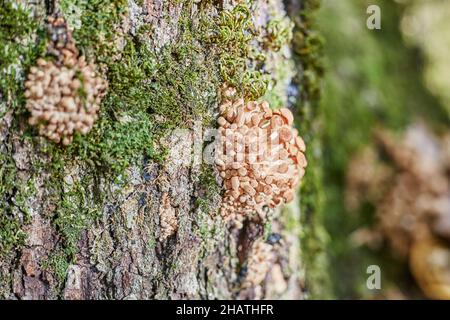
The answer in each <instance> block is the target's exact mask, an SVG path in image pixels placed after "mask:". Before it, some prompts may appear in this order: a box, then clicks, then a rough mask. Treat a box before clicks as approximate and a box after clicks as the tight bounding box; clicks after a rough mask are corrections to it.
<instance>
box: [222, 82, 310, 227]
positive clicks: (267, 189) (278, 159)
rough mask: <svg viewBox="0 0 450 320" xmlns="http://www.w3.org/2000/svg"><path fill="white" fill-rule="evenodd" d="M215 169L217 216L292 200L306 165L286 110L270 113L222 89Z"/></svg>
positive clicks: (231, 90)
mask: <svg viewBox="0 0 450 320" xmlns="http://www.w3.org/2000/svg"><path fill="white" fill-rule="evenodd" d="M219 111H220V117H219V119H218V124H219V136H220V143H219V148H218V150H217V152H216V165H217V166H218V169H219V172H220V176H221V177H222V179H223V185H224V188H225V195H224V199H223V205H222V214H223V215H224V216H226V217H236V216H238V217H239V216H244V215H249V214H252V213H253V212H257V213H258V214H259V216H260V217H262V218H264V216H265V213H264V211H263V210H262V208H263V207H264V206H268V207H270V208H274V207H276V206H277V205H279V204H281V203H288V202H290V201H292V199H293V198H294V190H295V188H296V186H297V185H298V183H299V181H300V179H301V178H302V177H303V175H304V173H305V167H306V165H307V162H306V158H305V155H304V152H305V143H304V142H303V140H302V138H301V137H300V136H299V135H298V131H297V130H296V129H294V128H293V121H294V117H293V115H292V112H291V111H290V110H289V109H287V108H282V109H280V110H275V111H272V110H271V109H270V108H269V105H268V103H267V102H266V101H263V102H261V103H258V102H255V101H249V102H245V101H244V99H242V98H238V97H236V90H235V89H234V88H225V89H223V91H222V103H221V105H220V107H219Z"/></svg>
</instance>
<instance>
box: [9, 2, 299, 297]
mask: <svg viewBox="0 0 450 320" xmlns="http://www.w3.org/2000/svg"><path fill="white" fill-rule="evenodd" d="M12 2H13V3H15V4H18V3H21V5H20V6H23V8H26V10H25V9H24V11H26V12H29V15H28V17H27V19H31V20H33V21H34V22H35V23H36V28H35V29H33V31H32V32H31V33H29V34H25V35H20V34H18V35H14V36H11V38H10V39H9V40H8V39H7V40H4V39H1V38H0V39H1V41H10V42H11V43H23V46H30V43H32V45H33V48H36V47H38V46H37V45H36V44H37V43H38V42H39V38H40V37H44V36H43V35H42V33H39V32H38V30H40V29H42V28H41V27H42V26H43V25H44V24H45V19H46V17H47V16H49V15H51V14H54V13H55V12H60V13H62V15H63V16H65V17H66V19H67V21H68V22H69V24H71V23H72V24H75V27H74V29H76V28H77V27H76V19H75V18H76V17H77V15H80V16H83V15H85V14H86V10H89V6H87V5H85V1H83V0H78V1H76V0H74V1H63V0H61V1H12ZM117 2H118V3H119V2H121V1H117ZM237 2H238V1H236V2H234V1H168V2H166V1H159V0H144V1H133V0H130V1H125V2H124V1H122V3H125V5H124V9H125V10H124V13H123V14H121V15H120V21H118V23H116V29H115V30H114V33H116V34H117V35H119V36H118V43H119V47H120V39H121V35H123V36H129V35H134V36H136V34H137V31H136V30H138V29H139V28H140V27H142V26H143V25H144V26H150V27H151V30H152V31H151V41H150V40H149V41H148V44H149V45H150V47H151V50H153V51H154V52H157V53H158V52H160V51H161V50H163V49H164V48H166V47H170V46H173V47H176V46H177V43H178V41H180V37H181V36H182V34H183V30H184V28H186V19H187V20H188V21H187V22H188V24H189V25H193V26H194V27H193V28H195V27H196V26H198V25H200V24H201V23H202V21H203V22H204V21H208V19H209V21H214V19H217V17H219V16H220V15H221V13H223V12H225V11H227V10H228V11H230V10H232V9H233V8H234V7H235V6H236V5H237ZM285 3H287V4H288V6H285ZM86 8H87V9H86ZM250 8H251V11H250V12H251V16H252V21H253V23H254V25H255V28H256V29H262V30H265V31H263V32H266V33H267V25H268V24H269V22H270V21H273V20H276V19H279V18H280V17H281V18H284V19H291V20H292V21H294V22H295V21H299V19H300V18H299V17H300V15H299V13H300V12H301V11H302V10H304V6H303V3H302V1H287V2H283V1H281V0H267V1H261V2H259V1H258V2H255V3H254V4H252V5H250ZM286 11H289V12H288V13H289V15H287V14H286ZM200 13H201V16H202V17H203V18H202V19H203V20H202V21H200V18H199V16H200ZM98 14H99V15H100V14H105V13H104V12H99V13H98ZM288 16H290V18H288ZM205 17H208V19H205ZM3 18H4V17H2V20H3ZM300 20H301V19H300ZM83 23H84V22H83ZM108 27H109V26H108ZM0 28H4V26H1V23H0ZM79 28H84V26H83V25H82V26H81V27H79ZM295 28H296V27H295ZM295 28H294V30H295ZM198 30H200V27H199V29H198ZM100 32H101V31H100V29H99V33H100ZM231 32H232V33H233V32H236V31H235V30H231ZM74 34H76V30H75V31H74ZM5 39H6V38H5ZM199 39H200V37H197V38H195V35H194V38H192V39H187V40H183V41H192V42H196V43H195V45H196V46H197V48H200V49H198V50H200V51H198V50H197V51H196V56H190V57H188V58H182V59H186V61H193V60H195V59H200V60H201V61H203V63H206V62H207V61H215V62H217V61H219V60H220V55H219V54H218V53H217V52H216V49H217V48H215V47H214V46H209V45H207V44H206V43H207V41H205V42H204V43H202V42H199V41H200V40H199ZM76 41H78V40H77V39H76ZM143 41H144V42H145V41H146V40H143ZM260 43H261V42H260ZM192 44H194V43H192ZM77 45H79V47H80V48H81V49H82V51H83V52H84V53H85V54H86V56H87V57H88V58H89V57H91V58H92V56H94V58H93V59H96V58H95V49H93V52H94V55H92V54H91V55H90V53H89V52H90V51H89V50H90V49H91V48H95V44H91V43H88V42H83V43H81V41H78V42H77ZM111 45H113V44H111ZM252 45H254V44H252ZM259 45H260V44H258V45H257V46H259ZM255 46H256V45H255ZM283 46H284V44H283ZM22 48H23V47H22ZM120 48H121V50H125V49H124V48H123V47H120ZM260 49H261V50H262V51H263V52H264V54H266V57H267V58H266V60H265V66H264V68H266V69H268V70H270V71H271V72H270V77H271V81H272V83H276V84H277V85H276V89H275V86H269V89H268V91H270V90H278V91H279V92H281V93H282V94H279V95H278V96H277V97H278V98H280V97H281V98H280V99H281V103H289V101H291V100H292V99H294V98H298V99H303V98H304V97H303V98H302V95H300V94H299V95H297V92H298V91H297V90H294V91H295V92H294V93H292V92H291V93H289V92H290V91H292V90H293V89H292V87H293V86H296V85H297V86H298V84H295V83H293V82H292V78H294V77H296V74H295V72H296V70H301V69H302V66H301V65H300V64H301V63H300V62H301V61H300V62H299V60H298V59H301V57H300V58H298V57H297V58H296V59H294V57H293V54H294V53H293V52H292V50H291V49H290V44H289V45H287V46H285V47H284V49H283V50H284V51H283V50H280V51H277V50H273V49H269V48H265V47H264V46H262V47H261V48H260ZM271 50H272V51H271ZM41 52H42V51H41ZM161 52H162V51H161ZM16 53H17V59H16V60H15V61H7V62H5V61H4V62H2V63H1V65H0V66H1V67H2V69H3V70H2V75H8V77H9V79H12V82H11V83H12V84H11V83H9V84H8V85H9V87H7V86H6V85H3V86H2V87H0V151H1V158H0V161H1V164H2V169H0V178H1V179H0V187H1V189H0V190H1V191H2V198H1V201H2V203H3V204H2V205H1V206H0V216H2V219H0V221H1V223H0V234H1V238H0V244H1V246H0V249H1V250H0V251H1V255H0V297H2V298H4V299H58V298H60V299H217V298H218V299H252V298H288V299H302V298H305V297H306V296H307V294H306V293H305V290H306V288H305V265H304V263H303V262H302V259H301V254H300V231H301V225H300V221H301V217H300V204H299V202H300V197H297V198H296V200H295V201H294V203H293V204H291V205H289V206H287V207H285V208H282V209H280V210H277V211H275V212H272V213H270V216H271V218H270V219H269V220H268V221H266V222H265V223H258V222H254V221H250V220H247V221H244V224H243V227H242V228H240V229H237V228H234V227H233V226H232V225H230V224H228V223H227V222H226V221H224V219H223V218H222V217H221V216H220V213H219V210H218V209H219V207H220V203H221V197H220V189H218V190H219V191H218V192H213V191H214V190H215V189H214V188H215V186H217V182H215V181H211V177H214V176H215V175H217V172H215V169H214V167H213V166H210V165H209V166H208V165H205V164H202V163H200V162H199V161H192V158H191V155H192V153H195V152H201V148H200V151H199V149H198V148H197V149H194V147H193V146H194V145H196V146H198V145H200V146H201V145H202V144H201V135H199V133H198V132H200V131H198V130H197V131H192V134H191V136H189V139H184V140H180V139H178V138H177V137H176V136H174V135H168V138H166V139H159V137H158V139H155V149H156V150H164V151H165V154H166V157H165V158H164V160H163V161H158V160H155V159H154V158H152V157H148V155H143V154H138V155H136V157H135V159H134V160H133V161H132V162H131V163H130V164H128V165H127V166H126V168H125V169H124V171H123V172H121V173H120V174H118V175H116V176H114V175H112V174H106V173H104V172H103V171H102V170H101V169H99V168H101V165H100V166H99V165H98V164H97V162H96V161H94V160H92V159H86V157H81V155H80V154H81V151H82V150H83V149H82V148H81V147H80V148H78V149H77V150H78V151H76V152H75V151H73V152H72V151H70V152H71V153H70V156H71V157H72V158H71V159H70V158H68V157H67V155H68V154H69V153H68V152H69V151H66V150H72V149H70V147H69V149H65V147H62V146H55V145H54V143H52V142H49V141H47V140H45V138H43V137H39V135H38V134H37V132H36V131H35V130H33V129H32V128H30V126H29V125H28V124H27V112H26V111H25V109H24V108H23V105H24V101H25V100H24V98H23V90H24V89H23V83H24V81H25V79H26V75H27V72H28V69H29V67H30V66H32V65H33V64H34V63H35V61H36V58H37V56H35V55H33V54H30V53H29V52H23V51H17V52H16ZM9 54H10V56H11V55H12V54H11V53H9ZM190 54H191V53H190ZM157 56H158V55H157ZM28 59H30V61H28ZM121 59H124V58H123V56H121V57H118V58H117V59H116V62H115V63H122V64H124V65H125V64H127V63H130V64H133V63H138V62H136V61H131V62H130V61H127V62H126V61H121ZM180 59H181V58H180ZM280 59H282V60H283V63H288V64H287V65H288V66H294V68H293V70H291V71H289V70H288V71H286V70H284V71H280V69H279V68H277V66H278V63H279V61H280ZM286 61H287V62H286ZM201 63H202V62H201ZM201 63H200V64H201ZM289 63H290V64H289ZM97 64H98V66H99V68H100V69H102V70H103V72H104V74H105V77H106V78H108V80H109V81H110V90H115V89H114V88H115V87H114V83H113V81H117V80H114V79H113V78H111V76H110V75H111V72H112V71H111V68H110V67H109V66H108V64H107V63H106V64H102V63H101V62H98V63H97ZM209 67H210V68H212V69H213V70H212V71H213V72H214V74H219V72H220V71H219V69H220V64H219V63H218V62H217V63H216V64H211V65H210V66H209V65H208V68H209ZM5 68H6V69H7V68H9V70H14V71H15V76H14V77H12V76H11V73H7V72H5V70H6V69H5ZM142 68H144V66H143V67H142ZM287 69H289V67H288V68H287ZM186 70H190V69H189V68H188V69H184V70H180V72H185V71H186ZM158 72H159V73H158V76H161V74H162V73H164V72H165V71H164V69H158ZM198 74H199V75H200V77H203V78H200V79H199V81H200V82H202V83H210V81H211V80H210V79H208V78H207V76H208V74H209V73H208V72H204V73H202V72H200V73H198ZM217 79H219V80H218V81H215V82H211V85H210V86H209V87H208V90H209V91H210V92H214V93H213V94H212V97H213V98H212V99H209V100H200V99H201V98H197V97H196V98H193V99H199V101H201V102H202V103H203V102H204V101H208V102H205V105H206V109H205V110H204V113H202V114H200V115H193V114H192V115H189V119H188V120H187V122H186V123H187V128H188V129H194V128H195V126H200V125H202V124H203V123H204V120H205V119H206V118H207V117H212V118H213V119H214V117H216V115H217V107H218V98H217V92H218V91H219V89H220V86H221V85H222V84H223V80H221V79H222V78H221V77H220V76H218V77H217ZM143 81H145V79H144V80H143ZM149 81H150V80H149ZM157 81H158V80H157ZM16 87H17V88H16ZM111 88H113V89H111ZM163 89H164V88H163ZM191 91H192V92H193V94H194V93H195V94H197V93H202V91H203V89H200V88H191V89H190V90H187V91H186V92H188V93H189V92H191ZM186 92H184V93H182V94H185V95H186V96H187V95H188V94H187V93H186ZM108 94H109V93H108ZM174 94H178V92H174ZM180 94H181V93H180ZM205 94H208V93H206V92H205ZM288 98H290V99H291V100H288ZM177 101H178V100H177ZM183 101H184V102H186V100H183ZM196 102H197V101H194V102H193V103H196ZM301 104H302V101H300V103H297V104H294V105H293V107H295V106H298V105H301ZM181 107H182V106H180V105H176V104H175V105H173V109H177V108H181ZM188 107H189V106H188ZM189 110H190V109H189ZM183 112H184V111H181V114H182V115H183ZM164 116H165V114H164V111H162V112H160V113H159V114H157V115H156V116H155V119H156V120H155V121H158V117H164ZM100 117H101V115H100ZM212 123H214V121H213V122H212ZM94 130H95V129H94ZM155 132H156V133H155V134H158V131H155ZM83 139H84V138H81V140H80V141H84V140H83ZM77 143H78V145H77V146H83V144H82V142H77ZM117 143H120V141H118V142H117ZM131 143H133V142H131ZM195 143H197V144H195ZM199 143H200V144H199ZM49 146H50V147H49ZM52 148H57V150H59V151H58V152H60V153H61V154H63V155H64V157H65V158H64V159H65V161H64V162H63V163H62V164H61V165H59V163H58V162H57V160H55V156H54V154H53V153H52V152H53V151H52V150H54V149H52ZM80 150H81V151H80ZM187 150H188V151H192V152H188V153H187ZM77 152H78V153H77ZM194 160H195V158H194ZM208 179H209V180H208ZM213 180H214V179H213ZM305 183H307V180H306V182H305ZM259 256H261V257H260V258H258V257H259ZM257 259H260V260H258V261H260V264H262V265H263V264H264V265H267V268H266V269H264V267H262V269H259V268H258V264H257V263H256V264H255V262H254V261H256V260H257ZM255 273H256V274H255ZM257 273H262V276H261V275H259V274H257Z"/></svg>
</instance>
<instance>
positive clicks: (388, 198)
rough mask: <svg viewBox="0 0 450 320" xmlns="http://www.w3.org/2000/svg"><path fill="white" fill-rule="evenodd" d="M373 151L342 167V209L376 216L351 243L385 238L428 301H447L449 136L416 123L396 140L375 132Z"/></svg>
mask: <svg viewBox="0 0 450 320" xmlns="http://www.w3.org/2000/svg"><path fill="white" fill-rule="evenodd" d="M375 147H376V148H375ZM375 147H368V148H366V149H363V150H362V151H361V152H360V153H358V154H356V155H355V156H354V157H353V158H352V160H351V162H350V165H349V169H348V175H347V189H346V202H347V206H348V208H349V209H351V210H355V209H357V208H358V207H359V206H360V205H361V204H362V203H364V202H369V203H371V204H373V205H374V207H375V211H376V218H377V219H376V224H375V226H374V227H373V228H371V229H365V228H362V229H359V230H357V231H356V232H355V233H354V234H353V235H352V240H353V242H354V243H355V244H365V245H368V246H370V247H374V248H377V247H380V246H381V243H382V241H383V240H385V241H386V242H387V243H388V244H389V246H390V248H391V249H392V252H393V253H394V254H395V255H396V256H398V257H399V258H400V259H402V258H403V259H406V260H407V261H408V262H409V266H410V270H411V272H412V274H413V276H414V277H415V279H416V281H417V283H418V285H419V286H420V287H421V288H422V290H423V291H424V293H425V294H426V295H427V296H428V297H430V298H438V299H450V134H448V135H447V136H444V137H443V138H439V137H437V136H435V135H434V134H432V133H431V132H430V131H429V130H428V129H427V128H426V127H424V126H423V125H417V124H416V125H413V126H411V127H409V128H408V130H407V131H406V133H405V135H404V136H403V137H402V138H401V139H398V138H396V137H394V135H393V134H392V133H390V132H388V131H385V130H381V131H378V132H377V134H376V144H375Z"/></svg>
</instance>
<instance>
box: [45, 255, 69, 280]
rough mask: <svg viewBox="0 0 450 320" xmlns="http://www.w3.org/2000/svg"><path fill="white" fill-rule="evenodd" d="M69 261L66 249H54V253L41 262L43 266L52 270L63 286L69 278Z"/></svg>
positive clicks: (47, 269)
mask: <svg viewBox="0 0 450 320" xmlns="http://www.w3.org/2000/svg"><path fill="white" fill-rule="evenodd" d="M69 265H70V264H69V261H68V259H67V255H66V254H65V252H64V251H54V252H53V253H52V255H51V256H50V257H49V258H48V259H47V260H45V261H44V262H43V263H42V264H41V268H42V269H43V270H46V271H50V272H52V273H53V274H54V275H55V277H56V280H57V281H58V283H59V285H60V286H62V285H63V284H64V283H65V281H66V278H67V271H68V269H69Z"/></svg>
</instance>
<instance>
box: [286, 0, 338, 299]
mask: <svg viewBox="0 0 450 320" xmlns="http://www.w3.org/2000/svg"><path fill="white" fill-rule="evenodd" d="M319 4H320V2H319V1H317V0H308V1H304V2H303V4H302V5H303V7H302V8H301V11H300V14H299V16H293V17H292V19H293V20H294V23H295V27H294V30H293V32H294V33H293V42H292V47H293V51H294V54H295V55H294V59H295V62H296V66H297V74H296V76H295V77H294V79H293V83H294V84H295V85H296V86H297V88H298V94H297V97H296V102H295V107H296V109H297V117H296V126H297V127H298V128H299V131H300V135H301V136H302V137H303V139H304V140H305V143H306V146H307V151H306V158H307V159H308V167H307V168H306V175H305V177H304V178H303V180H302V185H301V189H300V209H301V225H302V231H301V234H300V243H301V247H302V248H301V252H302V257H301V258H302V261H303V263H304V264H305V268H306V271H305V276H306V285H307V288H308V291H309V297H310V298H332V297H333V292H332V284H331V279H330V277H329V268H330V266H329V257H328V255H327V251H326V250H327V246H328V244H329V239H328V234H327V232H326V230H325V229H324V215H325V214H326V213H325V211H324V200H325V194H324V184H323V183H324V182H323V171H322V166H321V157H322V145H321V140H320V136H319V131H318V124H319V121H320V118H319V99H320V96H321V86H322V77H323V73H324V71H323V59H322V58H323V56H322V55H323V52H322V46H323V40H322V38H321V36H320V34H319V33H318V32H317V30H316V28H317V26H316V25H315V14H316V12H317V9H318V8H319Z"/></svg>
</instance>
